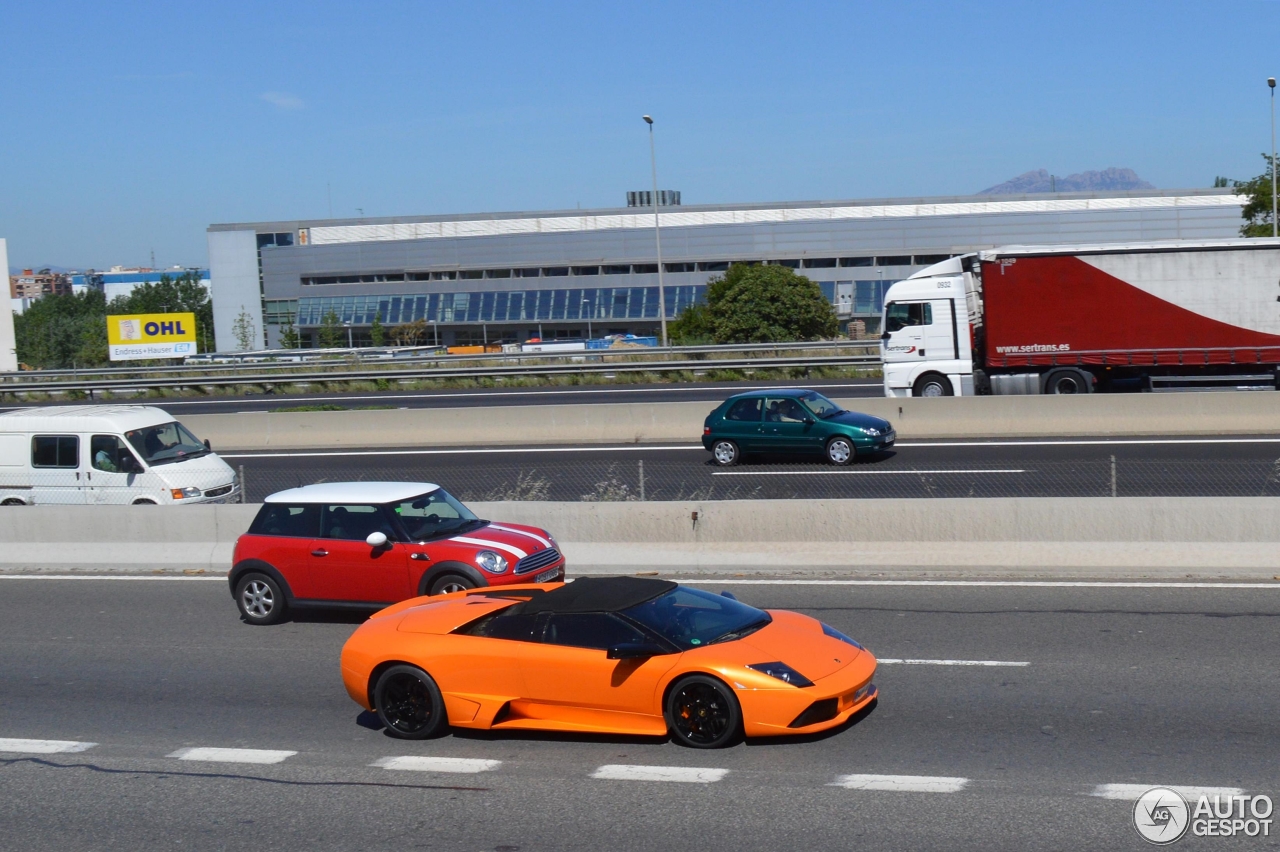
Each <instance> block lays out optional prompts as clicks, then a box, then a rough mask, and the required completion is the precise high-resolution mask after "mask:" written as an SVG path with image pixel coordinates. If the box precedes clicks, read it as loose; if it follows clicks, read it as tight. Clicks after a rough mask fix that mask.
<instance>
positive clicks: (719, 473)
mask: <svg viewBox="0 0 1280 852" xmlns="http://www.w3.org/2000/svg"><path fill="white" fill-rule="evenodd" d="M1026 472H1027V471H1025V470H980V469H974V470H713V471H712V472H711V475H712V476H829V475H835V476H892V475H895V474H896V475H899V476H903V475H912V476H919V475H921V474H929V475H934V474H942V473H1026Z"/></svg>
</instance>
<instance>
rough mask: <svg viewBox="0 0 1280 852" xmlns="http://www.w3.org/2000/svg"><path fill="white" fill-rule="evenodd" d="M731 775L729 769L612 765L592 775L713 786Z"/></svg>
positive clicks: (613, 778) (612, 778)
mask: <svg viewBox="0 0 1280 852" xmlns="http://www.w3.org/2000/svg"><path fill="white" fill-rule="evenodd" d="M728 774H729V770H727V769H694V768H692V767H688V766H629V765H627V764H621V763H611V764H608V765H606V766H601V767H600V768H599V769H597V770H596V771H595V772H592V773H591V777H592V778H603V779H605V780H608V781H675V782H679V783H686V784H711V783H713V782H716V781H719V780H720V779H721V778H723V777H724V776H726V775H728Z"/></svg>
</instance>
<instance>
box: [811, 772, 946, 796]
mask: <svg viewBox="0 0 1280 852" xmlns="http://www.w3.org/2000/svg"><path fill="white" fill-rule="evenodd" d="M968 783H969V779H968V778H946V777H940V776H934V775H841V776H840V777H838V778H836V780H835V781H833V782H831V783H830V784H828V785H827V786H828V787H844V788H845V789H846V790H887V791H890V792H895V793H959V792H960V791H961V790H963V789H964V788H965V786H966V785H968Z"/></svg>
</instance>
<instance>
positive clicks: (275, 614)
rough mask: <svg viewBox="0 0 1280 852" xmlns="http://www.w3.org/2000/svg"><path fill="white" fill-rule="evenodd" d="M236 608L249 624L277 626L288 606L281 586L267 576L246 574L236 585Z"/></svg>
mask: <svg viewBox="0 0 1280 852" xmlns="http://www.w3.org/2000/svg"><path fill="white" fill-rule="evenodd" d="M236 606H237V607H239V608H240V614H241V615H242V616H244V620H245V622H247V623H248V624H275V623H277V622H278V621H280V620H281V619H282V618H284V613H285V609H286V608H287V604H286V603H285V600H284V595H283V594H282V593H281V591H280V586H279V584H277V583H276V581H275V580H273V579H271V578H270V577H268V576H267V575H266V574H245V575H244V576H243V577H241V578H240V581H239V582H238V583H236Z"/></svg>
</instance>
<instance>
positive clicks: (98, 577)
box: [0, 574, 227, 583]
mask: <svg viewBox="0 0 1280 852" xmlns="http://www.w3.org/2000/svg"><path fill="white" fill-rule="evenodd" d="M0 580H217V581H218V582H221V583H225V582H227V575H226V574H216V575H214V576H212V577H180V576H173V577H167V576H164V575H158V574H0Z"/></svg>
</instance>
